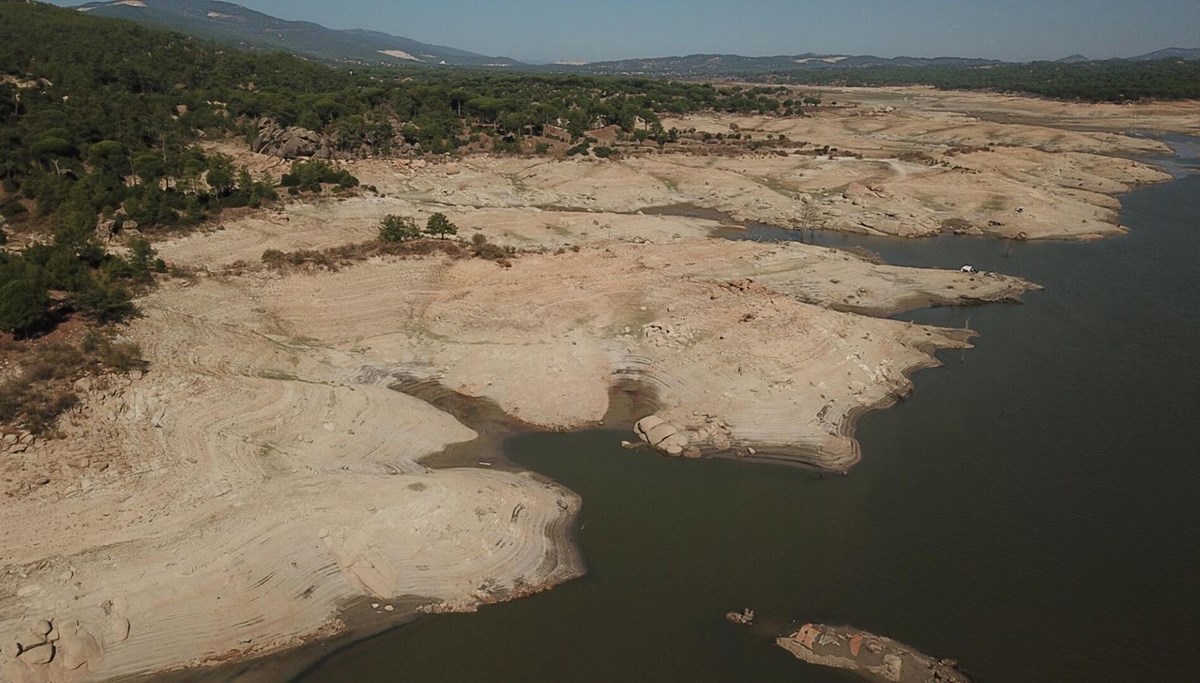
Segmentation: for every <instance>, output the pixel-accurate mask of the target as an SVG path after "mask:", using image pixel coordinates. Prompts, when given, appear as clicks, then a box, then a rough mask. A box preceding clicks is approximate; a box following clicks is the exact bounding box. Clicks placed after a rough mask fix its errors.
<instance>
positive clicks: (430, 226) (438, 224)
mask: <svg viewBox="0 0 1200 683" xmlns="http://www.w3.org/2000/svg"><path fill="white" fill-rule="evenodd" d="M425 232H426V233H427V234H430V235H433V236H435V237H441V238H443V239H445V238H446V237H447V236H449V235H457V234H458V226H457V225H455V224H453V223H451V222H450V219H449V218H446V214H443V213H435V214H433V215H431V216H430V217H429V220H427V221H426V222H425Z"/></svg>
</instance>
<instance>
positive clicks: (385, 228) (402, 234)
mask: <svg viewBox="0 0 1200 683" xmlns="http://www.w3.org/2000/svg"><path fill="white" fill-rule="evenodd" d="M420 236H421V229H420V228H418V227H417V224H416V223H415V222H414V221H413V219H411V218H405V217H404V216H397V215H394V214H388V215H387V216H384V218H383V221H382V222H381V223H380V225H379V239H381V240H383V241H384V242H407V241H408V240H411V239H415V238H417V237H420Z"/></svg>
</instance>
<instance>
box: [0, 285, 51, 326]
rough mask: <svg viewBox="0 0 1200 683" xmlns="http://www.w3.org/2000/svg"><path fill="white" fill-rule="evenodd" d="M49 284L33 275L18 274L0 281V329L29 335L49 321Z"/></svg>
mask: <svg viewBox="0 0 1200 683" xmlns="http://www.w3.org/2000/svg"><path fill="white" fill-rule="evenodd" d="M49 301H50V295H49V293H47V291H46V288H45V287H44V286H43V285H41V284H40V283H39V282H37V281H36V280H34V279H33V278H31V277H16V278H13V279H11V280H8V281H7V282H4V283H3V284H0V330H2V331H4V332H11V333H12V334H15V335H17V336H18V337H24V336H28V335H30V334H33V333H34V332H37V331H39V330H41V329H43V328H45V327H46V324H47V323H48V322H49V313H48V311H47V308H46V306H47V304H48V303H49Z"/></svg>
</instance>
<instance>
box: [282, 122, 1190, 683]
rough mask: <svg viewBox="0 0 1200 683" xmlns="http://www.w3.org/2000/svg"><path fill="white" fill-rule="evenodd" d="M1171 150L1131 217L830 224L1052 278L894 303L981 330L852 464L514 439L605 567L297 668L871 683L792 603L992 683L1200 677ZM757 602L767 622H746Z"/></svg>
mask: <svg viewBox="0 0 1200 683" xmlns="http://www.w3.org/2000/svg"><path fill="white" fill-rule="evenodd" d="M1173 142H1174V143H1175V144H1177V145H1178V146H1179V152H1180V153H1179V155H1178V156H1176V157H1175V158H1174V159H1173V160H1172V166H1171V167H1172V168H1173V169H1174V170H1175V171H1177V172H1178V173H1179V176H1180V177H1179V178H1178V179H1177V180H1176V181H1174V182H1172V183H1168V184H1163V185H1158V186H1152V187H1147V188H1143V189H1139V190H1136V191H1134V192H1132V193H1130V194H1129V195H1127V196H1125V197H1124V198H1123V201H1124V210H1123V214H1122V222H1123V223H1124V224H1125V225H1127V226H1129V227H1130V228H1131V232H1130V233H1129V234H1128V235H1126V236H1122V237H1117V238H1113V239H1108V240H1103V241H1098V242H1090V243H1053V242H1051V243H1004V242H1000V241H996V240H987V239H976V238H964V237H949V236H948V237H940V238H935V239H932V240H924V241H911V240H889V239H868V238H862V237H854V236H847V235H829V234H819V235H816V236H813V237H815V238H816V239H818V241H821V242H824V243H828V244H834V245H845V246H854V245H859V246H864V247H866V248H868V249H871V250H872V251H874V252H876V253H878V254H880V255H882V256H883V257H884V258H885V259H886V260H887V261H889V262H892V263H898V264H907V265H922V266H940V267H953V268H957V267H958V266H960V265H963V264H968V263H969V264H972V265H974V266H976V267H978V268H980V269H986V270H997V271H1002V272H1005V273H1010V274H1016V275H1021V276H1024V277H1027V278H1030V279H1032V280H1034V281H1036V282H1039V283H1041V284H1042V285H1044V286H1045V287H1046V290H1045V291H1044V292H1034V293H1030V294H1028V295H1027V296H1026V297H1025V300H1026V303H1024V304H1023V305H991V306H984V307H977V308H955V309H951V308H940V309H929V310H923V311H917V312H913V313H908V314H904V315H902V316H898V317H899V318H902V319H905V320H916V321H918V322H924V323H932V324H938V325H946V326H952V327H962V326H964V325H966V324H969V326H970V327H971V328H973V329H975V330H977V331H978V332H979V333H980V336H979V337H978V338H977V339H976V348H975V349H973V350H971V351H967V352H966V353H962V352H958V351H955V352H947V353H943V354H942V355H941V360H942V361H943V363H944V365H943V367H940V368H936V369H930V370H924V371H921V372H919V373H918V374H916V375H915V377H914V380H915V383H916V391H915V393H914V394H913V396H912V397H911V398H909V399H908V400H907V401H905V402H903V403H901V404H899V405H897V406H895V407H893V408H890V409H888V410H884V411H878V412H873V413H870V414H868V415H867V416H866V417H864V418H863V419H862V420H861V422H860V423H859V426H858V432H857V435H858V438H859V439H860V441H861V443H862V450H863V460H862V463H861V464H860V465H858V466H857V467H856V468H855V469H854V470H853V471H852V472H851V473H850V475H849V476H845V477H843V476H830V477H819V476H816V475H813V474H811V473H806V472H804V471H800V470H796V469H789V468H783V467H774V466H764V465H747V464H745V463H738V462H733V461H722V460H705V461H681V460H670V459H664V458H660V457H658V456H655V455H651V454H649V453H647V452H645V451H627V450H623V449H622V448H620V446H619V442H620V440H621V439H623V438H629V435H628V433H626V432H620V431H603V430H601V431H588V432H579V433H571V434H537V433H535V434H522V435H518V436H516V437H514V438H512V439H510V440H509V441H508V442H507V443H506V445H505V448H506V451H507V453H508V456H509V458H510V459H512V460H513V461H515V462H517V463H519V464H520V465H522V466H525V467H528V468H530V469H533V470H536V471H538V472H541V473H543V474H545V475H547V476H550V477H552V478H554V479H555V480H557V481H558V482H561V483H562V484H563V485H565V486H567V487H569V488H571V489H573V490H575V491H577V492H579V493H580V494H582V496H583V500H584V508H583V511H582V513H581V516H580V518H579V524H580V531H579V534H578V540H579V543H580V544H581V547H582V550H583V553H584V556H585V558H586V560H587V563H588V575H587V576H586V577H584V578H581V579H578V580H576V581H572V582H569V583H567V584H564V585H562V586H559V587H558V588H556V589H554V590H553V591H549V592H547V593H543V594H540V595H537V596H534V597H532V598H528V599H524V600H518V601H516V602H511V603H506V604H501V605H495V606H489V607H485V608H483V609H482V610H480V612H479V613H478V614H470V615H444V616H437V617H432V618H426V619H422V620H419V621H418V622H416V623H415V624H411V625H406V626H403V627H400V628H398V629H395V630H392V631H389V632H386V633H384V634H382V635H379V636H376V637H374V638H371V639H368V640H365V641H362V642H359V643H356V644H354V645H351V646H349V647H347V648H345V649H342V650H339V651H336V652H331V654H330V655H329V656H327V657H325V658H324V659H323V660H321V661H320V662H318V663H317V664H316V665H315V666H313V667H312V668H311V669H309V670H308V671H307V672H305V673H304V674H303V675H301V676H300V677H299V679H298V680H300V681H305V682H306V683H316V682H324V681H360V682H368V681H398V680H419V681H713V682H717V681H721V682H724V681H742V680H747V681H748V680H753V681H788V682H789V683H791V682H794V681H814V682H824V681H829V682H834V681H842V682H846V681H852V680H856V679H854V678H853V677H851V676H849V675H847V674H844V673H841V672H837V671H830V670H826V669H821V668H817V667H812V666H809V665H806V664H804V663H802V662H800V661H797V660H795V659H793V658H792V657H791V656H790V655H789V654H787V653H786V652H784V651H783V650H782V649H779V648H777V647H775V646H774V644H773V642H772V636H773V635H775V634H776V633H779V632H782V631H783V630H784V629H785V628H786V627H787V626H788V625H789V624H790V623H792V622H793V621H800V622H803V621H822V622H828V623H838V624H850V625H854V626H857V627H860V628H864V629H867V630H870V631H874V632H877V633H880V634H883V635H887V636H889V637H892V638H895V639H896V640H899V641H902V642H905V643H908V644H910V645H912V646H914V647H916V648H918V649H920V650H922V651H924V652H926V653H928V654H930V655H933V656H937V657H951V658H954V659H957V660H958V661H959V662H960V663H961V664H962V666H963V667H964V668H965V669H966V670H968V671H969V672H971V673H973V674H974V675H975V676H976V678H977V680H979V681H981V682H984V683H989V682H990V683H1008V682H1014V681H1015V682H1021V683H1034V682H1042V681H1044V682H1047V683H1073V682H1078V683H1097V682H1106V681H1112V682H1126V681H1164V682H1165V681H1194V680H1198V679H1197V676H1198V675H1200V674H1198V673H1197V672H1198V671H1200V668H1198V667H1200V665H1198V661H1200V660H1198V659H1197V655H1198V654H1200V646H1197V643H1198V642H1200V541H1198V539H1200V495H1198V491H1200V427H1198V415H1197V413H1198V411H1200V268H1198V263H1200V175H1194V174H1193V175H1187V173H1186V172H1187V170H1188V167H1189V166H1191V167H1195V166H1197V160H1196V154H1195V152H1196V149H1197V146H1196V145H1195V142H1194V141H1188V140H1185V139H1176V140H1174V141H1173ZM745 236H746V237H749V238H755V239H764V238H775V237H795V236H797V234H796V233H783V232H782V231H774V230H772V229H769V228H765V227H761V226H760V227H755V228H752V229H751V230H750V231H749V232H748V233H747V234H746V235H745ZM804 237H805V238H806V239H808V238H809V237H810V236H809V235H804ZM744 607H751V608H753V609H755V610H756V611H757V613H758V615H759V620H758V622H756V624H755V626H753V627H751V628H746V627H739V626H735V625H732V624H730V623H727V622H726V621H725V620H724V619H723V614H724V613H725V612H726V611H729V610H734V609H737V610H740V609H742V608H744Z"/></svg>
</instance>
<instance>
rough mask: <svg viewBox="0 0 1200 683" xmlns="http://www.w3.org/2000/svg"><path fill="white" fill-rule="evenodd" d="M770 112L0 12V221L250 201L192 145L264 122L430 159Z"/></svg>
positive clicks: (669, 89)
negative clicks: (393, 66) (605, 129)
mask: <svg viewBox="0 0 1200 683" xmlns="http://www.w3.org/2000/svg"><path fill="white" fill-rule="evenodd" d="M780 106H781V103H780V102H779V101H777V97H775V96H774V95H773V94H772V92H771V91H770V90H769V89H761V88H760V89H748V88H740V87H727V88H722V89H717V88H715V87H713V86H710V85H705V84H697V83H677V82H670V81H664V80H654V79H634V78H603V77H591V76H577V75H532V74H510V73H504V74H496V73H494V72H482V71H480V72H472V71H460V70H454V71H450V70H440V71H432V70H428V69H424V70H419V71H397V70H384V69H374V70H370V69H360V70H359V71H357V72H355V71H351V70H349V69H348V68H344V67H343V68H337V67H333V66H328V65H325V64H321V63H317V62H313V61H311V60H307V59H303V58H299V57H295V56H291V55H285V54H261V53H250V52H240V51H236V50H231V49H226V48H222V47H218V46H216V45H215V44H211V43H208V42H205V41H202V40H198V39H194V38H189V37H186V36H182V35H179V34H174V33H167V32H163V31H158V30H154V29H150V28H146V27H143V26H139V25H137V24H134V23H131V22H125V21H118V20H111V19H103V18H99V17H93V16H88V15H86V14H83V13H80V12H76V11H71V10H65V9H60V8H56V7H52V6H49V5H45V4H40V3H34V4H26V3H24V2H18V1H13V0H0V190H2V191H0V215H3V216H5V217H7V218H8V219H9V220H10V221H12V222H14V223H15V222H17V221H20V220H23V219H24V220H46V219H54V220H57V221H60V222H62V223H65V224H67V225H69V226H71V227H73V228H79V229H82V228H84V227H89V226H92V225H95V224H96V222H97V221H98V220H101V219H103V218H109V217H112V218H115V219H116V220H118V222H120V221H126V220H132V221H136V222H137V223H138V225H139V227H140V228H141V229H143V230H145V229H154V228H157V227H169V226H173V225H186V224H190V223H194V222H197V221H200V220H203V219H205V218H206V217H208V216H210V215H211V214H212V213H213V212H215V211H218V210H220V209H221V208H222V207H227V206H231V205H245V204H252V205H253V204H257V203H259V202H261V201H263V200H265V199H269V198H270V197H271V196H273V195H274V190H273V188H272V187H271V186H270V184H269V183H268V182H266V181H265V180H264V179H262V178H255V177H251V176H250V175H249V174H247V173H246V172H245V171H244V170H242V169H239V168H237V167H235V166H234V165H233V163H232V162H231V160H230V159H229V158H227V157H224V156H221V155H216V154H207V153H205V152H204V151H202V150H201V149H200V148H199V147H198V146H197V145H196V143H197V142H198V141H199V140H201V139H202V138H207V139H214V138H220V137H223V136H226V135H229V134H236V135H238V136H243V137H244V138H245V139H247V140H252V139H254V137H255V136H256V135H257V132H258V124H259V122H260V121H261V120H262V119H264V118H270V119H273V120H275V121H276V122H277V123H279V124H280V125H282V126H301V127H304V128H308V129H311V130H314V131H317V132H319V133H321V134H322V135H323V136H324V137H325V139H326V140H328V145H329V148H330V150H331V151H332V152H334V153H339V152H342V153H354V154H371V153H388V152H390V151H393V149H394V148H395V147H396V146H398V145H410V146H413V147H415V146H416V145H420V149H421V150H422V151H423V152H431V153H442V152H450V151H453V150H454V149H456V148H458V147H460V146H461V145H464V144H467V143H468V142H469V141H470V140H471V139H472V134H475V139H478V137H479V136H478V133H479V132H480V131H486V132H487V133H489V135H490V136H491V137H492V138H495V139H506V140H507V141H508V143H509V145H510V146H509V149H513V148H519V146H514V145H512V143H513V141H514V139H516V138H520V137H521V136H525V135H539V134H541V132H542V130H543V128H544V127H545V126H546V125H549V124H554V125H557V126H560V127H563V128H565V129H566V130H567V131H569V133H570V134H571V136H572V137H574V138H580V137H582V136H583V133H584V131H586V130H590V129H594V128H597V127H600V126H606V125H616V126H619V127H621V128H622V129H624V130H626V131H632V130H634V129H635V128H636V129H638V130H639V131H642V132H641V133H640V134H641V135H645V136H657V137H663V138H665V136H666V135H667V132H666V131H663V130H662V127H661V125H660V123H659V113H663V112H667V113H674V114H682V113H686V112H691V111H697V110H702V109H710V108H720V109H723V110H728V111H744V112H760V111H761V112H766V111H775V110H778V109H779V107H780ZM316 175H329V174H327V173H325V172H324V171H323V170H322V171H321V172H320V173H317V174H316ZM330 180H331V181H333V182H336V183H337V184H339V185H342V186H348V185H351V184H353V183H345V182H340V181H337V180H335V179H334V178H333V177H332V175H331V177H330ZM300 186H301V187H309V188H311V187H314V186H315V185H314V183H311V182H305V183H301V184H300Z"/></svg>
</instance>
